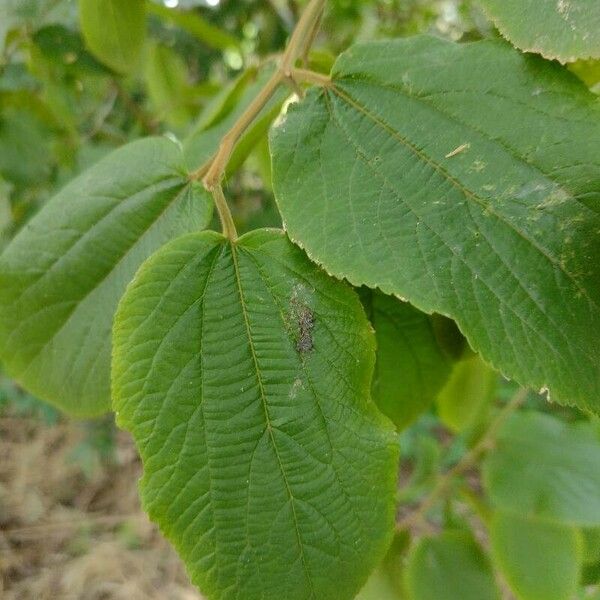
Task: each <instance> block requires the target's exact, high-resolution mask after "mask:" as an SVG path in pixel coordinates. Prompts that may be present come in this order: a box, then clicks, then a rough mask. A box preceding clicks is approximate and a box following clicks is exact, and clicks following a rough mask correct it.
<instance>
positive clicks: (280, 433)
mask: <svg viewBox="0 0 600 600" xmlns="http://www.w3.org/2000/svg"><path fill="white" fill-rule="evenodd" d="M374 359H375V352H374V340H373V334H372V332H371V329H370V326H369V324H368V321H367V319H366V317H365V314H364V311H363V309H362V307H361V305H360V302H359V300H358V298H357V296H356V294H355V293H354V292H353V291H352V290H351V289H350V288H349V287H348V286H346V285H345V284H343V283H341V282H338V281H335V280H333V279H332V278H330V277H328V276H327V275H326V274H325V273H323V272H322V271H320V270H319V269H318V268H317V267H316V266H315V265H314V264H312V263H311V262H310V261H309V260H308V259H307V258H306V256H305V255H304V254H303V253H302V252H301V251H300V250H299V249H298V248H297V247H295V246H293V245H292V244H291V243H290V242H289V241H288V239H287V238H286V237H285V236H284V235H283V234H282V233H281V232H278V231H275V230H270V231H268V230H257V231H254V232H252V233H251V234H248V235H246V236H244V237H242V238H240V239H239V240H238V241H237V242H235V243H230V242H228V241H227V240H226V239H225V238H224V237H223V236H221V235H220V234H216V233H213V232H204V233H199V234H191V235H188V236H184V237H182V238H179V239H178V240H176V241H174V242H172V243H171V244H169V245H168V246H166V247H165V248H163V249H161V250H160V251H159V252H158V253H157V254H155V255H154V256H153V257H152V258H151V259H150V260H149V261H147V262H146V263H145V264H144V265H143V266H142V268H141V270H140V272H139V273H138V274H137V275H136V278H135V279H134V281H133V283H132V284H131V285H130V286H129V288H128V291H127V293H126V294H125V296H124V298H123V300H122V301H121V304H120V307H119V310H118V314H117V317H116V319H115V329H114V352H113V393H114V406H115V409H116V411H117V413H118V423H119V424H120V426H122V427H124V428H125V429H127V430H128V431H130V432H131V433H132V434H133V437H134V439H135V441H136V443H137V446H138V448H139V450H140V453H141V456H142V460H143V463H144V476H143V478H142V481H141V484H140V487H141V494H142V499H143V503H144V507H145V509H146V510H147V511H148V512H149V514H150V517H151V518H152V519H153V520H155V521H156V522H158V523H159V525H160V527H161V529H162V531H163V533H164V534H165V535H166V537H167V538H168V539H169V540H171V542H172V543H173V544H174V545H175V547H176V548H177V550H178V552H179V553H180V555H181V557H182V558H183V560H184V561H185V563H186V565H187V568H188V571H189V574H190V577H191V579H192V581H194V583H196V584H197V585H198V586H199V588H200V589H201V591H202V593H203V594H204V595H205V596H206V597H207V598H209V599H210V600H212V599H216V598H219V599H229V598H244V600H259V599H261V600H276V599H277V600H279V599H280V598H286V600H309V599H311V598H312V599H316V598H318V599H319V600H346V599H351V598H354V596H355V594H356V593H357V592H358V590H359V588H360V587H361V586H362V585H363V584H364V583H365V581H366V579H367V576H368V575H369V573H370V572H371V570H372V569H373V568H374V567H375V565H376V564H377V563H378V562H379V561H380V560H381V559H382V557H383V555H384V553H385V551H386V548H387V546H388V544H389V542H390V540H391V536H392V532H393V527H394V517H395V514H394V513H395V502H394V499H395V493H396V480H397V475H396V470H397V458H398V448H397V440H396V436H395V434H394V433H393V428H392V426H391V423H389V422H388V421H387V420H386V419H385V418H384V417H383V416H382V415H381V414H380V413H379V412H378V411H377V409H376V408H375V405H374V404H373V403H372V402H371V400H370V398H369V387H370V383H371V376H372V372H373V363H374Z"/></svg>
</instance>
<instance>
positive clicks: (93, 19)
mask: <svg viewBox="0 0 600 600" xmlns="http://www.w3.org/2000/svg"><path fill="white" fill-rule="evenodd" d="M79 17H80V22H81V32H82V33H83V37H84V39H85V42H86V44H87V46H88V48H89V49H90V51H91V52H92V54H94V56H95V57H96V58H97V59H98V60H99V61H100V62H102V63H104V64H105V65H106V66H108V67H110V68H111V69H113V70H114V71H117V73H129V72H131V71H133V69H134V68H135V67H136V66H137V64H138V62H139V60H140V55H141V52H142V47H143V45H144V40H145V37H146V11H145V2H144V0H126V1H125V0H79Z"/></svg>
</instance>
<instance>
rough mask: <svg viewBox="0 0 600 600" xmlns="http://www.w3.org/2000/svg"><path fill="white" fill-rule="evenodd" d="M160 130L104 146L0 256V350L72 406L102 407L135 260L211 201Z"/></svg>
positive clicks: (203, 213)
mask: <svg viewBox="0 0 600 600" xmlns="http://www.w3.org/2000/svg"><path fill="white" fill-rule="evenodd" d="M182 163H183V156H182V152H181V150H180V148H179V147H178V146H177V145H176V144H175V143H173V142H171V141H169V140H167V139H165V138H150V139H146V140H142V141H139V142H134V143H132V144H129V145H127V146H124V147H123V148H120V149H119V150H117V151H115V152H113V153H112V154H110V155H108V156H107V157H106V158H104V159H103V160H101V161H100V162H99V163H97V164H96V165H95V166H93V167H92V168H91V169H89V170H88V171H87V172H85V173H84V174H83V175H81V176H79V177H78V178H77V179H75V180H74V181H72V182H71V183H70V184H69V185H67V187H65V188H64V189H63V190H62V191H61V192H59V193H58V194H57V195H56V196H55V197H54V198H53V199H52V200H50V201H49V203H48V204H47V205H46V206H45V207H44V208H43V209H42V210H41V211H40V212H39V213H38V214H37V215H36V216H35V217H34V218H33V219H32V221H31V222H30V223H28V224H27V225H26V226H25V227H24V228H23V230H22V231H21V232H20V233H19V235H17V236H16V238H15V239H14V240H13V241H12V243H11V244H10V245H9V246H8V248H7V249H6V251H5V252H4V254H2V256H1V257H0V357H1V358H2V360H3V361H4V362H5V364H6V366H7V369H8V371H9V372H10V374H11V375H12V376H13V377H15V378H16V379H17V380H18V381H19V382H20V383H21V384H22V385H23V386H24V387H25V388H27V389H28V390H30V391H31V392H33V393H34V394H36V395H37V396H39V397H40V398H42V399H44V400H47V401H49V402H52V403H53V404H55V405H57V406H59V407H61V408H63V409H65V410H67V411H68V412H70V413H72V414H75V415H90V414H96V413H100V412H103V411H105V410H107V409H109V408H110V331H111V326H112V320H113V315H114V312H115V310H116V307H117V303H118V301H119V299H120V297H121V295H122V294H123V292H124V290H125V287H126V285H127V283H128V282H129V281H130V280H131V279H132V277H133V275H134V274H135V272H136V270H137V269H138V267H139V266H140V264H141V263H142V262H143V261H144V260H145V259H146V258H147V257H148V256H149V255H150V254H151V253H152V252H154V251H155V250H157V249H158V248H159V247H160V246H161V245H163V244H164V243H165V242H167V241H169V240H170V239H172V238H173V237H176V236H179V235H180V234H182V233H187V232H190V231H194V230H197V229H201V228H203V227H204V226H205V225H206V223H207V222H208V220H209V219H210V214H211V209H210V206H211V203H210V200H209V199H208V197H207V195H206V194H205V192H204V191H203V190H201V188H200V186H199V185H197V184H190V183H189V182H188V180H187V178H186V173H185V170H184V168H183V166H182Z"/></svg>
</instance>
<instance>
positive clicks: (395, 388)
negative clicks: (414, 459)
mask: <svg viewBox="0 0 600 600" xmlns="http://www.w3.org/2000/svg"><path fill="white" fill-rule="evenodd" d="M361 296H362V299H363V304H364V306H365V309H366V311H367V315H368V316H369V319H370V321H371V323H372V324H373V327H374V329H375V337H376V340H377V361H376V363H375V374H374V376H373V398H374V400H375V402H376V403H377V406H379V409H380V410H381V411H382V412H383V413H384V414H386V415H387V416H388V417H389V418H390V419H392V421H393V422H394V423H395V424H396V426H397V427H398V428H400V429H403V428H405V427H407V426H408V425H410V424H411V423H412V422H413V421H414V420H415V419H416V418H417V417H419V415H421V413H423V412H424V411H426V410H427V409H428V408H429V406H430V405H431V403H432V402H433V399H434V398H435V396H436V394H437V393H438V392H439V391H440V389H441V388H442V386H443V385H444V383H445V381H446V380H447V378H448V376H449V375H450V371H451V366H452V358H451V355H450V353H449V352H448V350H446V348H445V347H444V340H443V337H442V336H441V335H438V329H439V328H441V327H444V328H446V329H449V328H450V323H449V322H447V319H443V320H442V318H441V317H439V318H438V319H434V317H431V316H430V315H426V314H425V313H422V312H421V311H420V310H417V309H416V308H414V307H413V306H411V305H410V304H408V303H407V302H402V301H400V300H398V299H397V298H394V297H393V296H387V295H386V294H382V293H381V292H378V291H371V290H368V289H366V290H364V291H362V290H361Z"/></svg>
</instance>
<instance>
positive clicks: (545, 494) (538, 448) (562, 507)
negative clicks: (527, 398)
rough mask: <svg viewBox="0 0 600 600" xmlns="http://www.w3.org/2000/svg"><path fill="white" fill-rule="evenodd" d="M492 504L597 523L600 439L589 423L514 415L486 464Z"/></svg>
mask: <svg viewBox="0 0 600 600" xmlns="http://www.w3.org/2000/svg"><path fill="white" fill-rule="evenodd" d="M484 485H485V488H486V491H487V493H488V494H489V496H490V497H491V499H492V501H493V502H494V503H495V505H496V506H498V507H499V508H502V509H506V510H512V511H514V512H517V513H519V514H521V515H525V516H527V515H529V516H537V517H540V518H544V519H547V520H556V521H559V522H564V523H570V524H575V525H586V526H599V525H600V494H599V493H598V490H600V439H599V438H598V434H597V432H596V431H595V430H594V428H593V427H591V426H590V424H589V423H587V422H582V423H578V424H568V423H563V422H562V421H559V420H558V419H555V418H554V417H551V416H549V415H544V414H541V413H534V412H531V413H523V414H517V415H513V416H512V417H511V418H510V419H509V421H507V423H506V424H505V425H504V427H503V428H502V430H501V431H500V433H499V435H498V439H497V443H496V446H495V448H494V450H493V452H491V453H490V454H489V456H488V458H487V460H486V462H485V463H484Z"/></svg>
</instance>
